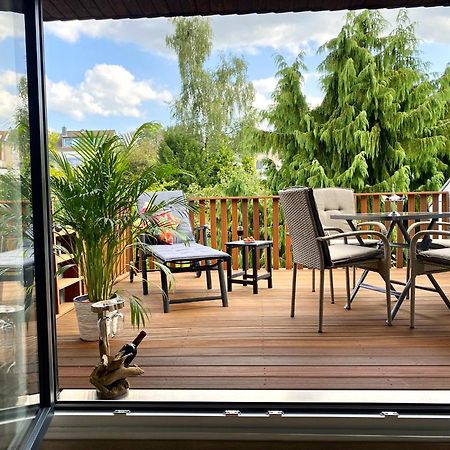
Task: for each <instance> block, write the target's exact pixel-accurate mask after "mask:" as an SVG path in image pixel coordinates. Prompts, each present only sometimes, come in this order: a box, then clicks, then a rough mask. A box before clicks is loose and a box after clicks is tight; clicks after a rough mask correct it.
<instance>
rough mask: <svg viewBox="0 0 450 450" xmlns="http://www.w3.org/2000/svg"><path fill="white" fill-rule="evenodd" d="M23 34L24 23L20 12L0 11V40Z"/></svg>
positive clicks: (22, 35)
mask: <svg viewBox="0 0 450 450" xmlns="http://www.w3.org/2000/svg"><path fill="white" fill-rule="evenodd" d="M24 36H25V24H24V19H23V15H22V14H17V13H13V12H6V11H0V41H2V40H3V39H7V38H11V37H22V38H24Z"/></svg>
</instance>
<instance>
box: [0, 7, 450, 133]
mask: <svg viewBox="0 0 450 450" xmlns="http://www.w3.org/2000/svg"><path fill="white" fill-rule="evenodd" d="M397 13H398V10H382V14H383V16H384V17H385V18H386V19H388V20H389V21H390V22H391V23H393V22H394V20H395V17H396V15H397ZM345 14H346V12H345V11H337V12H330V11H325V12H314V13H313V12H309V13H285V14H259V15H257V14H251V15H242V16H237V15H232V16H212V17H211V18H210V19H209V20H210V23H211V26H212V30H213V53H212V55H211V58H210V61H209V62H208V64H209V65H210V66H211V67H213V66H214V65H215V63H216V62H217V61H218V58H219V56H220V55H221V54H233V55H237V56H241V57H243V58H245V60H246V61H247V64H248V79H249V80H250V81H251V82H252V83H253V85H254V88H255V92H256V95H255V103H254V106H255V107H256V108H259V109H262V108H266V107H267V106H268V105H270V101H271V93H272V91H273V89H274V88H275V86H276V78H275V73H276V66H275V63H274V56H275V55H276V54H282V55H283V56H284V57H285V58H286V59H287V60H288V62H291V61H293V60H294V58H295V56H296V55H297V54H298V52H299V51H303V52H305V63H306V65H307V66H308V72H307V73H306V74H305V84H304V89H303V91H304V93H305V95H306V97H307V100H308V102H309V103H310V104H311V105H313V106H315V105H317V104H318V103H320V101H321V98H322V96H323V94H322V92H321V90H320V85H319V73H318V72H317V65H318V64H319V63H320V61H321V60H322V58H323V55H317V49H318V47H319V46H320V45H322V44H323V43H324V42H326V41H327V40H329V39H330V38H333V37H335V36H336V35H337V34H338V32H339V30H340V29H341V27H342V25H343V24H344V20H345ZM409 16H410V18H411V19H412V21H414V22H416V23H417V27H416V31H417V36H418V37H419V39H420V50H421V52H422V57H423V59H424V60H425V61H429V62H430V63H431V64H430V72H437V73H442V72H443V70H444V69H445V67H446V65H447V64H448V63H449V62H450V8H448V7H447V8H445V7H436V8H414V9H410V10H409ZM20 27H21V25H20V23H15V24H14V26H11V21H9V22H8V23H5V19H4V17H3V16H2V15H0V52H1V53H0V54H2V55H5V54H6V55H7V54H8V52H11V51H12V50H11V48H17V46H20V45H21V44H20V41H21V35H20V33H21V28H20ZM173 30H174V25H173V24H172V23H171V22H170V20H168V19H165V18H158V19H125V20H103V21H95V20H90V21H73V22H51V23H46V24H45V63H46V75H47V80H46V82H47V109H48V126H49V129H51V130H53V131H57V132H59V131H60V130H61V128H62V127H63V126H66V127H67V129H69V130H80V129H115V130H117V131H119V132H127V131H130V130H133V129H135V128H137V127H138V126H139V125H141V124H142V123H143V122H147V121H157V122H160V123H162V124H163V125H164V126H167V125H169V124H171V123H172V119H171V114H170V103H171V101H173V99H174V98H175V97H176V96H177V95H178V94H179V88H180V79H179V74H178V67H177V60H176V58H175V54H174V52H173V51H172V50H170V49H168V48H167V47H166V45H165V37H166V36H167V35H168V34H170V33H172V32H173ZM11 42H14V45H15V47H14V45H12V43H11ZM16 53H17V52H16ZM21 70H24V67H23V64H22V63H21V62H20V61H17V58H16V60H15V62H14V64H12V63H11V64H8V58H0V129H2V128H4V127H5V124H6V123H7V121H8V118H10V117H11V109H12V107H13V105H14V101H13V100H14V96H15V95H17V92H15V87H14V82H13V80H14V79H17V77H19V76H20V71H21Z"/></svg>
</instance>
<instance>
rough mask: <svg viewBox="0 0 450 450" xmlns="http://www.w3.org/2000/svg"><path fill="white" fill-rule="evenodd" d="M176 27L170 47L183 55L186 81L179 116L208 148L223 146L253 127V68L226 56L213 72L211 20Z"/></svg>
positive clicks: (187, 21)
mask: <svg viewBox="0 0 450 450" xmlns="http://www.w3.org/2000/svg"><path fill="white" fill-rule="evenodd" d="M173 24H174V25H175V31H174V33H173V34H172V35H170V36H167V38H166V43H167V46H168V47H170V48H172V49H173V50H174V51H175V53H176V54H177V57H178V67H179V71H180V78H181V93H180V96H179V97H178V98H177V99H176V100H175V102H174V104H173V106H172V111H173V116H174V117H175V118H176V119H177V121H178V123H179V124H181V125H183V126H184V127H186V128H188V129H189V130H190V131H191V133H192V135H193V136H198V139H199V140H200V142H201V145H202V147H212V148H215V149H217V148H220V147H221V146H222V143H223V140H224V139H225V137H228V138H231V137H233V136H236V135H238V134H239V133H240V130H241V128H242V126H241V123H245V127H248V126H249V121H250V117H251V105H252V102H253V97H254V90H253V85H252V84H251V83H249V82H248V80H247V64H246V62H245V60H244V59H243V58H238V57H236V56H231V57H226V56H225V55H222V56H221V57H220V62H219V64H218V66H217V67H216V68H213V69H207V68H206V67H205V66H206V63H207V59H208V57H209V56H210V54H211V51H212V30H211V26H210V24H209V21H208V20H207V19H203V18H200V17H194V18H176V19H173ZM237 150H238V149H237Z"/></svg>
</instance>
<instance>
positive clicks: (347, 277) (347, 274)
mask: <svg viewBox="0 0 450 450" xmlns="http://www.w3.org/2000/svg"><path fill="white" fill-rule="evenodd" d="M354 270H355V267H354V266H353V271H354ZM345 288H346V290H347V305H348V304H349V303H350V268H349V267H346V268H345Z"/></svg>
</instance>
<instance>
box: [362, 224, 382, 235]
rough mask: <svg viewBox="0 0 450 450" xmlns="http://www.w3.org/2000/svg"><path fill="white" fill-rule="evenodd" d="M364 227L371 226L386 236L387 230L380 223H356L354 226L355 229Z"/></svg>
mask: <svg viewBox="0 0 450 450" xmlns="http://www.w3.org/2000/svg"><path fill="white" fill-rule="evenodd" d="M365 225H369V226H373V227H378V228H379V229H380V231H381V232H382V233H383V234H385V235H386V234H387V232H388V231H387V228H386V227H385V225H384V224H383V223H381V222H360V223H357V224H356V226H357V227H363V226H365Z"/></svg>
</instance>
